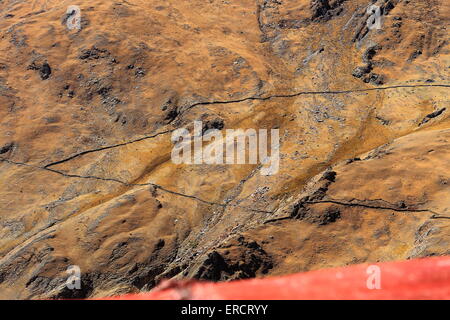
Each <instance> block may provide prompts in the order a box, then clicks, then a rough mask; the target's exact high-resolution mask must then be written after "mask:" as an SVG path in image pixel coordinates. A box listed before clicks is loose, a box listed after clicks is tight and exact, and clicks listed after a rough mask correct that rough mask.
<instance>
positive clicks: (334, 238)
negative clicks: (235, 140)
mask: <svg viewBox="0 0 450 320" xmlns="http://www.w3.org/2000/svg"><path fill="white" fill-rule="evenodd" d="M371 3H373V4H376V5H377V6H379V7H380V8H381V12H382V28H381V29H379V30H377V29H372V30H370V29H369V28H368V27H367V23H366V22H367V20H368V18H369V15H368V13H367V11H366V9H367V7H368V5H369V4H371ZM70 5H78V6H79V7H80V9H81V29H80V30H76V29H74V30H69V29H68V28H67V26H66V24H65V22H66V21H67V18H68V17H67V15H66V12H67V8H68V6H70ZM449 17H450V3H449V2H448V1H445V0H378V1H369V0H279V1H278V0H256V1H255V0H252V1H250V0H242V1H225V0H209V1H200V0H190V1H180V0H165V1H160V0H152V1H148V0H126V1H125V0H98V1H95V2H92V1H87V0H78V1H76V2H72V1H67V0H60V1H56V0H54V1H53V0H33V1H30V0H3V1H0V32H1V36H0V298H11V299H24V298H34V299H37V298H71V297H98V296H106V295H111V294H119V293H129V292H139V291H145V290H149V289H151V288H153V287H154V286H155V285H156V284H157V283H158V282H159V281H160V280H161V279H163V278H175V279H187V278H198V279H210V280H229V279H240V278H248V277H263V276H268V275H281V274H288V273H293V272H299V271H306V270H314V269H320V268H325V267H334V266H345V265H349V264H354V263H361V262H378V261H391V260H405V259H410V258H414V257H424V256H433V255H445V254H450V224H449V223H450V197H449V195H450V188H449V184H450V173H449V169H448V168H449V164H450V143H449V141H450V118H449V111H450V110H449V109H450V104H449V98H448V97H449V92H450V81H449V68H450V59H449V57H450V55H449V45H448V44H449V33H448V30H447V27H448V22H449ZM194 120H202V121H203V123H204V124H205V126H207V127H209V128H211V127H214V128H218V129H221V130H223V131H224V130H226V129H232V128H233V129H234V128H242V129H247V128H265V129H272V128H278V129H279V130H280V138H281V147H280V155H281V162H280V170H279V172H278V174H275V175H272V176H263V175H261V174H259V171H260V170H261V166H259V165H250V164H248V165H206V164H203V165H186V164H178V165H177V164H174V163H173V162H172V161H171V151H172V148H173V144H172V142H171V134H172V132H173V131H174V130H175V129H177V128H183V127H187V128H191V127H192V123H193V121H194ZM70 265H77V266H79V267H80V270H81V274H82V289H81V290H69V289H68V288H67V287H66V286H65V282H66V279H67V273H66V269H67V267H68V266H70Z"/></svg>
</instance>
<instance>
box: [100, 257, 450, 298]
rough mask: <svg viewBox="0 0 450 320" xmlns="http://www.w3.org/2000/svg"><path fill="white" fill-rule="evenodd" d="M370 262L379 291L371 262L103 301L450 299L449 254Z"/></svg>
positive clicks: (167, 285) (165, 287)
mask: <svg viewBox="0 0 450 320" xmlns="http://www.w3.org/2000/svg"><path fill="white" fill-rule="evenodd" d="M372 265H376V266H378V267H379V269H378V270H379V271H380V276H381V277H380V285H381V288H380V289H369V288H368V284H367V282H368V281H369V282H370V283H372V284H375V282H371V281H370V280H368V279H369V277H370V275H369V274H368V273H367V272H368V267H369V266H371V265H369V264H363V265H356V266H350V267H345V268H336V269H329V270H318V271H311V272H306V273H300V274H294V275H289V276H283V277H274V278H265V279H251V280H239V281H231V282H222V283H211V282H197V281H190V282H173V281H167V282H163V283H162V284H161V286H159V287H158V288H156V289H154V290H153V291H151V292H149V293H142V294H130V295H125V296H121V297H113V298H108V299H126V300H179V299H189V300H222V299H224V300H284V299H286V300H303V299H327V300H328V299H446V300H448V299H450V257H439V258H427V259H420V260H411V261H403V262H388V263H379V264H372ZM369 270H370V269H369ZM374 270H377V269H376V268H374ZM372 271H373V270H372ZM371 274H373V273H371ZM371 279H373V278H371Z"/></svg>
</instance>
